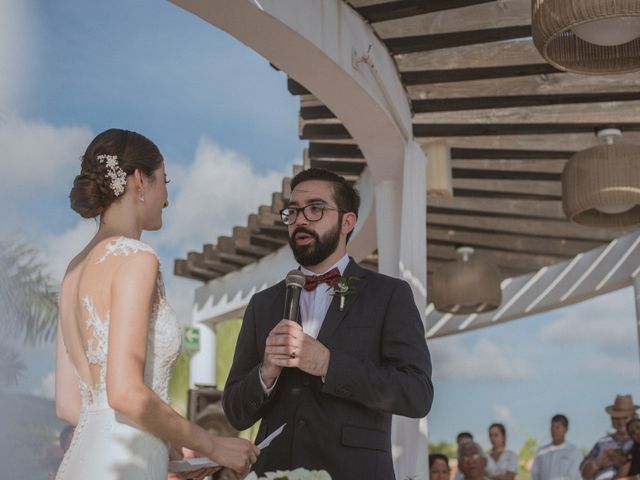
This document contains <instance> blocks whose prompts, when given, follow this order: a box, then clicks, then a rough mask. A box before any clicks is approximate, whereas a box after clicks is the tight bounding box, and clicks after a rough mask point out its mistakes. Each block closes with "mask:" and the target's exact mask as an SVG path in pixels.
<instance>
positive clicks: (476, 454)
mask: <svg viewBox="0 0 640 480" xmlns="http://www.w3.org/2000/svg"><path fill="white" fill-rule="evenodd" d="M458 467H459V468H460V471H461V472H462V476H463V478H464V480H486V476H487V474H486V468H487V457H486V456H485V454H484V452H483V451H482V447H481V446H480V445H478V444H477V443H476V442H474V441H466V442H464V443H462V444H461V445H460V447H459V448H458Z"/></svg>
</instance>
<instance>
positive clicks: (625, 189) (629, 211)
mask: <svg viewBox="0 0 640 480" xmlns="http://www.w3.org/2000/svg"><path fill="white" fill-rule="evenodd" d="M620 135H621V133H620V130H618V129H615V128H607V129H604V130H600V131H599V132H598V137H602V138H604V142H605V143H604V144H603V145H598V146H596V147H592V148H588V149H586V150H583V151H581V152H578V153H576V154H575V155H574V156H573V157H571V158H570V159H569V161H568V162H567V164H566V166H565V167H564V171H563V172H562V206H563V208H564V212H565V214H566V215H567V218H568V219H569V220H571V221H572V222H574V223H577V224H580V225H586V226H592V227H629V226H633V225H638V224H640V145H634V144H631V143H624V142H620V141H616V140H615V139H616V138H619V137H620Z"/></svg>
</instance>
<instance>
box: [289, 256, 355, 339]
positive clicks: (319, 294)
mask: <svg viewBox="0 0 640 480" xmlns="http://www.w3.org/2000/svg"><path fill="white" fill-rule="evenodd" d="M347 265H349V256H348V255H345V256H344V257H342V258H341V259H340V260H338V261H337V262H336V263H334V264H333V265H331V266H330V267H329V268H327V269H326V270H325V271H324V272H321V273H319V274H318V275H323V274H325V273H327V272H328V271H329V270H331V269H333V268H337V269H338V270H340V275H343V274H344V271H345V269H346V268H347ZM300 271H301V272H302V273H304V274H305V275H316V274H315V273H313V272H312V271H311V270H308V269H306V268H304V267H300ZM331 300H333V288H331V287H330V286H329V285H327V284H326V283H321V284H320V285H318V286H317V287H316V288H315V290H311V291H307V290H305V289H302V293H301V295H300V320H301V321H302V331H303V332H304V333H306V334H307V335H309V336H310V337H313V338H318V333H320V328H321V327H322V322H324V317H326V315H327V312H328V311H329V305H331Z"/></svg>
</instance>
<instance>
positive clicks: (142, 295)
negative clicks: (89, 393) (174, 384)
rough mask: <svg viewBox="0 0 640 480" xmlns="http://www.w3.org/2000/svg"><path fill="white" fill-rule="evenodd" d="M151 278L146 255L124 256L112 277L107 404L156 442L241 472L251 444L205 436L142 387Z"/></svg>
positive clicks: (152, 260)
mask: <svg viewBox="0 0 640 480" xmlns="http://www.w3.org/2000/svg"><path fill="white" fill-rule="evenodd" d="M157 275H158V261H157V259H156V257H155V256H153V255H151V254H148V253H137V254H135V255H133V256H131V257H128V258H127V259H126V261H125V262H123V264H122V265H121V266H120V267H119V269H118V270H117V271H116V273H115V275H114V279H113V283H112V286H111V315H110V322H109V347H108V356H107V397H108V400H109V405H111V407H112V408H113V409H114V410H115V411H117V412H118V413H120V414H121V415H123V416H124V417H126V418H127V419H129V420H130V421H131V422H133V423H135V424H136V425H138V426H139V427H140V428H142V429H144V430H146V431H148V432H149V433H151V434H152V435H154V436H156V437H158V438H161V439H163V440H166V441H169V442H171V443H173V444H176V445H181V446H184V447H187V448H190V449H191V450H195V451H197V452H202V453H203V454H204V455H206V456H207V457H209V458H211V459H213V460H215V461H217V462H218V463H219V464H221V465H224V466H229V467H231V468H233V469H234V470H236V471H238V472H240V471H243V470H244V469H246V465H247V462H249V461H251V463H253V462H255V459H256V455H257V454H258V453H259V451H258V450H257V449H256V447H255V446H254V445H253V444H252V443H250V442H248V441H246V440H242V439H238V438H222V437H216V436H213V435H211V434H209V433H208V432H207V431H206V430H204V429H203V428H201V427H199V426H197V425H195V424H193V423H191V422H189V421H187V420H186V419H184V418H183V417H181V416H180V415H179V414H178V413H176V412H175V411H174V410H173V409H172V408H171V407H170V406H169V405H168V404H167V403H165V402H164V401H163V400H162V399H161V398H160V397H158V396H157V395H156V394H155V393H154V392H153V390H151V389H150V388H149V387H147V385H145V383H144V367H145V359H146V355H147V348H146V347H147V335H148V323H149V317H150V314H151V309H152V305H153V301H154V296H155V293H156V276H157Z"/></svg>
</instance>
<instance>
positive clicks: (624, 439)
mask: <svg viewBox="0 0 640 480" xmlns="http://www.w3.org/2000/svg"><path fill="white" fill-rule="evenodd" d="M638 408H640V407H638V405H634V403H633V397H632V396H631V395H617V396H616V400H615V402H613V405H609V406H608V407H606V408H605V411H606V412H607V413H608V414H609V416H610V417H611V425H612V426H613V428H614V429H615V432H614V433H612V434H611V435H606V436H604V437H602V438H601V439H600V440H598V441H597V442H596V444H595V445H594V446H593V448H592V449H591V451H590V452H589V453H588V454H587V456H586V457H584V460H583V461H582V463H581V464H580V472H581V473H582V477H583V478H585V479H587V480H590V479H594V480H610V479H612V478H614V477H616V476H617V475H618V469H619V468H620V467H621V466H622V465H623V464H625V463H626V461H627V453H628V452H629V450H631V445H632V444H633V440H631V438H630V437H629V435H628V434H627V422H628V421H629V420H631V419H632V418H633V417H635V416H636V410H637V409H638Z"/></svg>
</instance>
